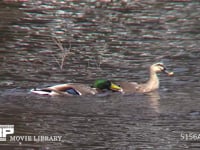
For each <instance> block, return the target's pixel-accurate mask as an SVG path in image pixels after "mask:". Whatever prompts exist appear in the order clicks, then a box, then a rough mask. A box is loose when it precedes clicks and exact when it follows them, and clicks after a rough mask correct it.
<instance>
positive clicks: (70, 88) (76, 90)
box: [31, 79, 122, 96]
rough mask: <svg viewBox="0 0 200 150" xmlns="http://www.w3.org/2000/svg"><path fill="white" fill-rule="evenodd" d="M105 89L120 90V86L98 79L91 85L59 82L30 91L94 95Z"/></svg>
mask: <svg viewBox="0 0 200 150" xmlns="http://www.w3.org/2000/svg"><path fill="white" fill-rule="evenodd" d="M105 90H111V91H116V92H122V88H121V87H119V86H118V85H116V84H114V83H113V82H111V81H109V80H104V79H99V80H96V81H95V82H94V84H93V85H92V86H88V85H85V84H80V83H68V84H59V85H55V86H51V87H47V88H42V89H32V90H31V92H32V93H36V94H40V95H51V96H54V95H67V96H74V95H95V94H98V93H101V92H104V91H105Z"/></svg>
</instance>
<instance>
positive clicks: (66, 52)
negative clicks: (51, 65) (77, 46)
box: [52, 38, 71, 70]
mask: <svg viewBox="0 0 200 150" xmlns="http://www.w3.org/2000/svg"><path fill="white" fill-rule="evenodd" d="M52 40H53V41H54V43H55V44H56V45H57V46H58V48H59V49H60V50H61V53H60V54H59V55H58V57H56V56H54V58H55V60H56V62H57V64H58V65H59V67H60V69H61V70H62V69H63V67H64V62H65V59H66V57H67V56H68V55H69V54H70V50H71V43H70V42H69V48H68V49H66V48H64V47H63V44H62V43H61V41H60V40H59V39H57V38H52Z"/></svg>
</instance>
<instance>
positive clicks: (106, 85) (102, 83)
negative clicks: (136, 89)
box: [92, 79, 123, 92]
mask: <svg viewBox="0 0 200 150" xmlns="http://www.w3.org/2000/svg"><path fill="white" fill-rule="evenodd" d="M92 87H93V88H96V89H100V90H104V89H108V90H112V91H117V92H122V91H123V90H122V88H121V87H119V86H118V85H116V84H114V83H112V82H111V81H109V80H104V79H99V80H96V81H95V82H94V84H93V86H92Z"/></svg>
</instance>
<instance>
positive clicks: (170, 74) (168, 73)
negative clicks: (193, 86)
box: [164, 70, 174, 76]
mask: <svg viewBox="0 0 200 150" xmlns="http://www.w3.org/2000/svg"><path fill="white" fill-rule="evenodd" d="M164 72H165V73H166V74H167V75H168V76H173V75H174V72H173V71H172V72H169V71H167V70H164Z"/></svg>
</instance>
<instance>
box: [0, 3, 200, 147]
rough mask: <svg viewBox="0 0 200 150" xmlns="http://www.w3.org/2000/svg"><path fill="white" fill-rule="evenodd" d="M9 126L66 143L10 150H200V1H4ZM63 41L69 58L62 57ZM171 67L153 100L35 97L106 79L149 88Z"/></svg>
mask: <svg viewBox="0 0 200 150" xmlns="http://www.w3.org/2000/svg"><path fill="white" fill-rule="evenodd" d="M0 8H1V9H0V16H1V25H0V31H1V36H0V66H1V70H0V89H1V90H0V95H1V96H0V101H1V103H0V114H1V118H0V124H14V125H15V135H61V136H63V141H62V142H44V143H35V142H28V143H27V142H22V143H19V142H12V143H10V142H5V143H0V145H1V147H2V149H42V150H43V149H120V150H121V149H127V150H129V149H130V150H132V149H152V150H155V149H159V150H160V149H162V150H165V149H166V150H168V149H181V150H182V149H199V147H200V144H199V141H184V140H182V139H181V138H180V135H181V133H187V132H196V133H198V132H199V130H198V129H199V119H200V118H199V117H200V115H199V114H200V113H199V112H200V111H199V96H200V95H199V89H200V87H199V85H200V84H199V70H200V64H199V57H200V53H199V46H200V45H199V37H200V34H199V12H200V10H199V9H200V7H199V2H197V1H196V2H195V1H181V0H180V1H171V0H167V1H154V0H150V1H148V2H143V1H121V2H113V1H112V2H111V1H91V2H89V1H83V2H76V1H21V2H20V1H18V2H17V1H8V0H4V1H2V2H0ZM53 39H58V41H59V42H60V43H61V44H62V46H63V48H64V49H65V50H66V51H67V52H69V53H68V54H69V55H67V57H66V58H65V61H64V66H63V69H60V66H59V63H60V61H61V57H60V54H62V51H61V49H62V48H61V47H59V46H58V45H57V44H56V43H55V42H54V40H53ZM158 61H162V62H164V63H165V64H166V66H167V67H168V68H169V70H173V71H174V72H175V76H174V77H167V76H165V75H162V74H160V79H161V87H160V89H159V90H158V92H153V93H150V94H147V95H146V94H145V95H143V94H132V95H120V94H113V95H106V96H101V97H98V96H89V97H41V96H36V95H32V94H30V93H29V90H30V89H32V88H34V87H45V86H50V85H54V84H57V83H66V82H80V83H87V84H91V83H92V82H93V81H94V80H95V79H97V78H107V79H111V80H113V81H123V80H129V81H138V82H143V81H145V80H146V79H147V77H148V70H147V68H148V66H149V65H151V64H152V63H154V62H158Z"/></svg>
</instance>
